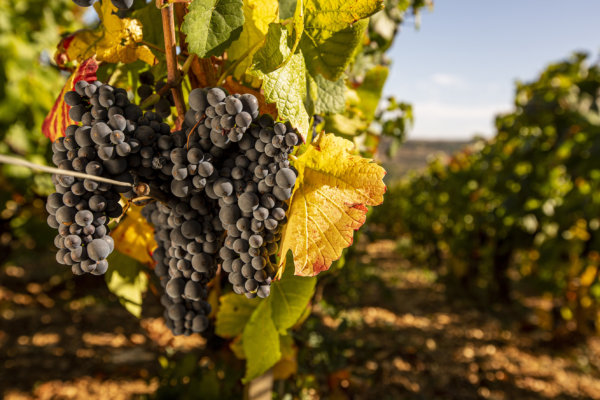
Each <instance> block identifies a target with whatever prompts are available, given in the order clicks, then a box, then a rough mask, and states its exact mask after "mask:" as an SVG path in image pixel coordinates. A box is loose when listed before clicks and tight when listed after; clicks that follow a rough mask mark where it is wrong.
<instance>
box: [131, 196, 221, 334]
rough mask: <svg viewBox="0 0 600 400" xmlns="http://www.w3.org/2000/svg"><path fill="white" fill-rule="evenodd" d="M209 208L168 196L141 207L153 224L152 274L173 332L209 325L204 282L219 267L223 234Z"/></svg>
mask: <svg viewBox="0 0 600 400" xmlns="http://www.w3.org/2000/svg"><path fill="white" fill-rule="evenodd" d="M192 206H194V207H195V208H192ZM213 210H214V208H213V207H207V206H206V205H205V204H200V203H198V202H197V201H193V202H187V201H181V200H179V199H177V198H172V199H171V200H170V201H169V202H168V204H163V203H159V202H155V203H151V204H149V205H147V206H146V207H144V209H143V211H142V215H143V216H144V217H145V218H146V219H147V220H148V221H149V222H151V223H152V224H153V225H154V226H155V239H156V243H157V244H158V248H157V249H156V250H155V251H154V253H153V254H152V257H153V259H154V260H155V262H156V266H155V269H154V272H155V274H156V275H157V276H158V278H159V280H160V283H161V285H162V286H163V287H164V288H165V293H164V294H163V295H162V296H161V303H162V304H163V306H164V307H165V312H164V317H165V321H166V324H167V326H168V327H169V329H171V331H172V332H173V333H174V334H175V335H181V334H184V335H186V336H187V335H189V334H191V333H194V332H203V331H205V330H206V328H207V327H208V324H209V321H208V314H210V311H211V306H210V304H209V303H208V302H207V301H206V298H207V297H208V289H207V287H206V284H207V283H208V282H209V281H210V280H211V279H212V278H213V277H214V275H215V273H216V270H217V263H216V258H215V253H216V249H217V243H216V241H217V239H218V237H219V236H221V235H220V234H219V232H218V230H217V229H219V230H220V229H221V227H220V226H219V225H218V224H217V225H216V226H215V227H213V224H212V221H213V220H215V219H216V217H215V216H214V215H212V213H213V212H214V211H213ZM217 221H218V220H217ZM215 228H217V229H215Z"/></svg>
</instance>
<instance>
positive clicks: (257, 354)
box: [242, 301, 281, 384]
mask: <svg viewBox="0 0 600 400" xmlns="http://www.w3.org/2000/svg"><path fill="white" fill-rule="evenodd" d="M242 341H243V343H242V344H243V346H244V354H246V375H245V376H244V379H243V380H242V382H243V383H244V384H245V383H248V382H249V381H251V380H252V379H254V378H256V377H257V376H259V375H261V374H263V373H264V372H265V371H267V370H268V369H269V368H271V367H272V366H273V365H275V363H276V362H277V361H279V359H280V358H281V350H280V346H279V333H278V332H277V328H276V327H275V324H274V323H273V320H272V319H271V306H270V302H269V301H262V302H261V304H260V306H258V308H257V309H256V310H255V311H254V313H252V317H250V320H249V321H248V324H247V325H246V327H245V328H244V333H243V336H242Z"/></svg>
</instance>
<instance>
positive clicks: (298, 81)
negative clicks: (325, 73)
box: [254, 53, 309, 137]
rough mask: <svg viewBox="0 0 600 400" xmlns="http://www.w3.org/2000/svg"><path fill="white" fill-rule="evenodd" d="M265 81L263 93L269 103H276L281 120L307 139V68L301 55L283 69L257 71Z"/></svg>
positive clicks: (294, 56) (292, 59)
mask: <svg viewBox="0 0 600 400" xmlns="http://www.w3.org/2000/svg"><path fill="white" fill-rule="evenodd" d="M254 74H255V75H256V76H257V77H258V78H260V79H262V80H263V86H262V88H263V91H264V94H265V99H266V100H267V102H268V103H275V104H276V106H277V111H278V113H279V118H281V119H282V120H289V121H290V122H291V123H292V125H293V126H294V127H295V128H296V129H298V131H299V132H300V134H301V135H303V136H304V137H306V135H307V133H308V125H309V123H308V113H307V112H306V108H304V98H305V97H306V68H305V65H304V57H302V54H301V53H296V54H294V55H293V56H292V57H291V58H290V60H289V62H287V63H286V64H285V65H284V66H283V67H281V68H279V69H276V70H275V71H272V72H269V73H266V74H265V73H263V72H262V71H260V70H255V71H254Z"/></svg>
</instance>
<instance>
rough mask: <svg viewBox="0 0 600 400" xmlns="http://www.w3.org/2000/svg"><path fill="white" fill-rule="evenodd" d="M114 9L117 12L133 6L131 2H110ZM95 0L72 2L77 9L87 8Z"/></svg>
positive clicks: (75, 0)
mask: <svg viewBox="0 0 600 400" xmlns="http://www.w3.org/2000/svg"><path fill="white" fill-rule="evenodd" d="M110 1H111V2H112V3H113V5H114V6H115V7H117V8H118V9H119V10H129V9H130V8H131V6H132V5H133V0H110ZM95 2H96V0H73V3H75V4H77V5H78V6H79V7H89V6H91V5H92V4H94V3H95Z"/></svg>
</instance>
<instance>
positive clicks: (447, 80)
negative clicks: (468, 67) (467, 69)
mask: <svg viewBox="0 0 600 400" xmlns="http://www.w3.org/2000/svg"><path fill="white" fill-rule="evenodd" d="M431 82H433V83H434V84H436V85H437V86H457V87H458V86H464V85H465V81H464V80H463V79H462V78H461V77H460V76H458V75H453V74H445V73H442V72H438V73H435V74H433V75H431Z"/></svg>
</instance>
